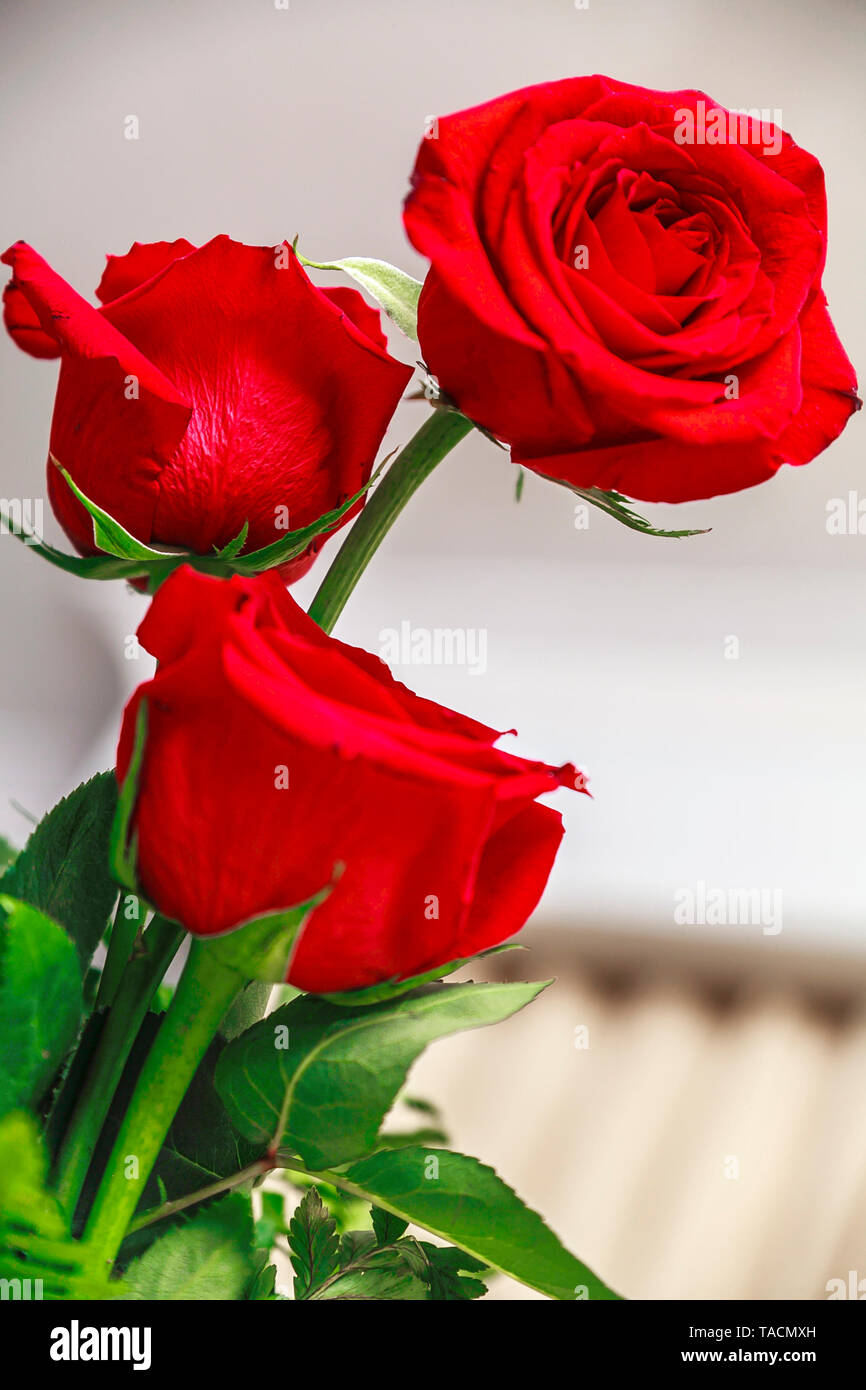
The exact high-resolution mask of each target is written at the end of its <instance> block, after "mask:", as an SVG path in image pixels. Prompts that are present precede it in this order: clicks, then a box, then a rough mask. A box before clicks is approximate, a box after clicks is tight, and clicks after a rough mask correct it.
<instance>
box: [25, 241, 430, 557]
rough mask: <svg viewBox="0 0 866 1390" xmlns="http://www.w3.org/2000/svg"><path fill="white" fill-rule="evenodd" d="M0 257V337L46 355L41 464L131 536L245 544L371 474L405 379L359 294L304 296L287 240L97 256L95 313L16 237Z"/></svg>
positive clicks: (73, 532)
mask: <svg viewBox="0 0 866 1390" xmlns="http://www.w3.org/2000/svg"><path fill="white" fill-rule="evenodd" d="M2 259H3V260H4V261H5V262H6V263H7V264H8V265H11V266H12V270H13V278H12V281H11V282H10V284H9V285H8V286H7V289H6V294H5V296H4V317H5V322H6V326H7V328H8V330H9V332H10V333H11V335H12V337H13V338H14V339H15V341H16V342H17V343H18V344H19V346H21V347H22V348H23V349H24V350H25V351H27V352H30V353H31V354H32V355H34V356H37V357H50V356H59V357H60V358H61V368H60V380H59V383H58V387H57V400H56V403H55V407H54V420H53V423H52V428H51V453H52V454H53V455H54V457H55V458H56V459H57V460H58V462H59V463H61V464H62V465H63V467H64V468H65V469H67V471H68V472H69V473H70V475H71V476H72V477H73V478H74V480H75V482H76V483H77V484H78V486H79V487H80V488H81V490H82V491H83V492H84V493H85V495H86V496H88V497H89V498H90V499H91V500H92V501H94V502H96V503H97V504H98V505H99V506H101V507H102V508H103V509H104V510H106V511H108V512H110V513H111V514H112V516H114V517H116V519H117V520H118V521H120V522H121V524H122V525H123V526H125V527H126V529H127V530H128V531H130V532H131V533H132V534H133V535H134V536H136V537H138V539H139V540H142V541H144V542H146V543H152V544H153V545H154V546H156V547H157V548H159V547H160V546H180V547H182V548H183V549H186V550H191V551H194V552H196V553H198V554H209V553H211V552H212V551H213V548H214V547H220V546H223V545H225V544H227V542H228V541H230V540H232V539H233V538H234V537H235V536H236V535H237V534H238V533H239V532H240V530H241V529H242V527H243V525H244V523H245V522H247V521H248V522H249V527H250V529H249V538H248V541H247V544H246V546H245V550H247V551H249V550H257V549H260V548H261V547H263V546H265V545H270V544H271V543H272V542H273V541H277V540H279V539H280V538H281V537H282V536H283V535H285V533H286V530H287V529H291V530H298V529H300V528H301V527H304V526H307V525H309V524H310V523H311V522H313V521H316V520H317V519H318V518H319V517H320V516H321V515H322V514H323V513H325V512H327V511H331V510H332V509H333V508H335V507H337V506H339V505H340V503H342V502H343V501H345V500H346V498H347V497H351V496H352V495H353V494H354V493H356V492H357V491H358V490H359V489H360V488H361V487H362V486H363V484H364V483H365V482H366V481H367V479H368V478H369V476H370V472H371V469H372V466H373V462H374V460H375V456H376V452H377V450H378V448H379V445H380V443H381V441H382V436H383V434H384V432H385V430H386V428H387V426H388V422H389V420H390V419H391V416H392V414H393V412H394V409H395V407H396V405H397V401H398V399H399V397H400V395H401V393H402V391H403V389H404V387H405V386H406V383H407V382H408V380H409V378H410V376H411V369H410V368H409V367H406V366H404V365H403V364H402V363H400V362H397V361H395V360H394V359H393V358H392V357H390V356H389V355H388V352H387V350H386V343H385V338H384V335H383V333H382V329H381V325H380V322H379V315H378V313H377V312H376V311H375V310H373V309H371V308H370V307H369V306H368V305H367V304H366V303H365V302H364V300H363V299H362V298H361V296H360V294H358V293H357V292H356V291H355V290H351V289H339V290H322V289H318V288H317V287H316V286H315V285H313V284H312V282H311V281H310V280H309V279H308V277H307V275H306V274H305V272H304V270H303V269H302V267H301V265H300V262H299V261H298V259H297V257H296V256H294V255H293V254H292V252H291V250H290V249H289V248H288V247H287V246H286V245H285V244H284V245H282V246H279V247H267V246H265V247H254V246H243V245H241V244H240V243H238V242H235V241H231V240H230V239H229V238H228V237H225V236H219V237H215V238H214V240H213V241H211V242H208V244H207V245H206V246H202V247H201V248H199V249H196V247H194V246H192V245H191V244H190V243H189V242H188V241H183V240H181V241H174V242H155V243H153V244H151V245H140V244H139V243H136V244H135V245H134V246H133V247H132V249H131V251H129V252H128V254H127V255H125V256H110V257H109V258H108V265H107V267H106V270H105V273H104V275H103V277H102V281H101V283H100V285H99V288H98V289H97V291H96V294H97V298H98V299H99V300H100V301H101V307H100V308H96V307H94V306H93V305H91V304H88V303H87V301H86V300H84V299H82V298H81V296H80V295H78V294H76V292H75V291H74V290H73V289H71V287H70V286H69V285H67V284H66V282H65V281H64V280H62V279H61V278H60V276H59V275H57V274H56V273H55V272H54V271H53V270H52V269H51V267H50V266H48V265H47V264H46V262H45V261H44V260H43V259H42V258H41V256H38V255H37V254H36V252H35V251H33V250H32V249H31V248H30V247H29V246H26V245H25V244H23V243H21V242H19V243H17V244H16V245H15V246H13V247H11V248H10V249H9V250H8V251H7V252H6V253H5V255H4V256H3V257H2ZM48 488H49V496H50V498H51V503H52V506H53V507H54V510H55V512H56V514H57V516H58V518H59V520H60V522H61V524H62V525H63V527H64V529H65V531H66V532H67V534H68V535H69V537H70V539H71V540H72V541H73V543H74V544H75V545H76V547H77V548H78V549H79V550H80V551H81V552H82V553H83V554H93V553H94V546H93V529H92V523H91V521H90V519H89V517H88V515H87V513H86V511H85V510H84V508H83V507H82V506H81V504H80V503H79V502H78V501H77V500H76V498H75V497H74V496H73V495H72V493H71V492H70V491H69V488H68V487H67V485H66V482H65V481H64V479H63V478H62V476H61V475H60V474H59V473H58V471H57V469H56V468H53V467H52V466H50V465H49V469H48ZM355 511H357V508H355V509H353V511H352V512H351V513H349V514H348V515H347V516H346V517H345V518H344V519H343V521H344V522H345V521H347V520H348V519H349V517H350V516H351V515H353V514H354V513H355ZM341 524H342V523H341ZM323 540H324V537H317V539H316V541H315V542H314V543H313V545H312V546H311V547H310V549H309V551H308V552H307V553H306V554H305V555H303V556H301V557H300V558H299V559H297V560H295V561H292V562H290V563H289V564H288V565H287V566H285V568H284V574H285V577H286V578H289V579H292V578H297V577H298V575H300V574H303V573H304V571H305V570H307V569H308V568H309V566H310V564H311V563H312V559H313V556H314V554H315V552H316V550H317V549H318V548H319V547H320V546H321V544H322V543H323Z"/></svg>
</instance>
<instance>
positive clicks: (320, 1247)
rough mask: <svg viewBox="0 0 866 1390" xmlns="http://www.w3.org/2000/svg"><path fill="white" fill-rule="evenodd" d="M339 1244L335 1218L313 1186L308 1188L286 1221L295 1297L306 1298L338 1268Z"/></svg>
mask: <svg viewBox="0 0 866 1390" xmlns="http://www.w3.org/2000/svg"><path fill="white" fill-rule="evenodd" d="M339 1247H340V1242H339V1239H338V1237H337V1228H336V1224H335V1222H334V1218H333V1217H332V1216H331V1215H330V1213H329V1211H328V1209H327V1207H326V1206H325V1205H324V1203H323V1201H322V1199H321V1197H320V1196H319V1194H318V1192H317V1190H316V1188H315V1187H311V1188H308V1190H307V1191H306V1192H305V1193H304V1196H303V1197H302V1198H301V1201H300V1203H299V1204H298V1207H297V1209H296V1211H295V1214H294V1216H293V1217H292V1219H291V1221H290V1222H289V1249H290V1251H291V1259H292V1268H293V1269H294V1271H295V1298H298V1299H302V1298H309V1297H310V1294H311V1293H312V1292H313V1291H314V1290H315V1289H316V1288H318V1286H319V1285H320V1284H322V1283H323V1282H324V1280H325V1279H328V1278H330V1276H331V1275H332V1274H333V1273H334V1272H335V1271H336V1270H337V1269H338V1268H339V1259H338V1252H339Z"/></svg>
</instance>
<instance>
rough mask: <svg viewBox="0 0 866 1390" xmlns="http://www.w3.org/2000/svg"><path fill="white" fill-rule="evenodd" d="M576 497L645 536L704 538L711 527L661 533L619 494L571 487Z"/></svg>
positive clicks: (674, 538) (678, 538)
mask: <svg viewBox="0 0 866 1390" xmlns="http://www.w3.org/2000/svg"><path fill="white" fill-rule="evenodd" d="M571 491H572V492H575V493H576V494H577V496H578V497H582V498H583V499H584V501H586V502H591V503H592V505H593V506H594V507H598V508H599V509H600V510H601V511H603V512H606V514H607V515H608V516H612V517H613V518H614V520H615V521H620V522H622V524H623V526H628V527H629V529H630V530H632V531H640V532H642V533H643V535H645V536H661V537H664V538H666V539H668V540H680V539H681V538H682V537H683V536H706V535H708V534H709V532H710V530H711V529H712V528H711V527H709V526H707V527H704V529H703V530H698V531H663V530H662V529H661V528H660V527H657V526H651V525H650V523H649V522H648V521H646V520H645V519H644V518H643V517H642V516H638V514H637V512H635V511H632V503H631V502H630V500H629V499H628V497H623V496H622V495H621V493H619V492H602V491H601V489H600V488H597V487H590V488H582V487H572V489H571Z"/></svg>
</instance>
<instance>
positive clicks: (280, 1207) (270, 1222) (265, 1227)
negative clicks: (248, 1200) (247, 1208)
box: [256, 1192, 288, 1250]
mask: <svg viewBox="0 0 866 1390" xmlns="http://www.w3.org/2000/svg"><path fill="white" fill-rule="evenodd" d="M261 1203H262V1214H261V1216H260V1217H259V1219H258V1221H257V1222H256V1245H257V1246H261V1247H263V1248H264V1249H265V1250H270V1249H271V1247H272V1245H273V1244H274V1241H275V1240H276V1238H277V1236H281V1235H285V1234H286V1233H287V1230H288V1228H287V1226H286V1198H285V1195H284V1193H282V1192H262V1193H261Z"/></svg>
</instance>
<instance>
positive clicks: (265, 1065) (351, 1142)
mask: <svg viewBox="0 0 866 1390" xmlns="http://www.w3.org/2000/svg"><path fill="white" fill-rule="evenodd" d="M547 983H549V981H546V982H542V983H532V984H484V985H474V984H463V985H428V986H427V987H425V988H424V989H421V990H417V991H415V993H413V994H409V995H403V996H401V997H400V998H399V999H394V1000H388V1001H386V1002H384V1003H382V1004H376V1005H373V1006H372V1007H369V1008H365V1009H364V1010H363V1011H362V1012H360V1013H358V1014H353V1013H350V1012H349V1011H348V1010H347V1009H345V1008H342V1007H338V1006H336V1005H333V1004H329V1003H327V1002H326V1001H325V1000H323V999H319V998H317V997H316V996H314V995H304V996H302V997H301V998H300V999H295V1000H293V1001H292V1003H291V1004H287V1005H285V1006H284V1007H283V1008H281V1009H277V1010H276V1011H275V1012H274V1013H272V1014H269V1016H268V1017H267V1018H266V1019H263V1020H262V1022H261V1023H258V1024H256V1025H255V1026H254V1027H253V1028H250V1029H249V1030H248V1031H247V1032H246V1033H244V1034H242V1036H241V1037H240V1038H237V1039H236V1040H235V1041H234V1042H232V1043H230V1044H229V1046H228V1047H227V1048H226V1050H225V1052H224V1053H223V1055H222V1057H221V1058H220V1060H219V1063H218V1065H217V1070H216V1086H217V1090H218V1091H219V1093H220V1095H221V1096H222V1098H223V1100H224V1102H225V1104H226V1108H227V1109H228V1112H229V1114H230V1116H231V1118H232V1120H233V1121H234V1123H235V1125H236V1126H237V1127H238V1129H240V1131H241V1133H242V1134H244V1135H246V1137H247V1138H248V1139H250V1140H253V1141H254V1142H256V1143H268V1142H271V1141H272V1140H273V1141H275V1142H277V1143H278V1144H279V1145H280V1146H281V1147H289V1148H291V1149H292V1150H293V1151H295V1152H297V1153H299V1154H300V1155H301V1156H302V1158H303V1159H304V1162H305V1163H307V1164H309V1165H310V1166H311V1167H314V1168H321V1167H323V1166H324V1165H327V1164H332V1163H345V1162H347V1161H348V1160H349V1159H352V1158H357V1157H358V1156H359V1155H360V1154H363V1153H368V1152H369V1150H370V1149H371V1148H372V1147H373V1146H374V1144H375V1143H376V1137H377V1134H378V1130H379V1126H380V1124H381V1123H382V1120H383V1119H384V1117H385V1114H386V1113H387V1111H388V1109H389V1108H390V1106H391V1105H392V1104H393V1102H394V1099H395V1097H396V1095H397V1093H398V1091H399V1089H400V1087H401V1086H402V1084H403V1081H404V1080H405V1076H406V1073H407V1071H408V1070H409V1067H410V1066H411V1065H412V1063H413V1062H414V1061H415V1058H416V1057H417V1056H418V1055H419V1054H420V1053H421V1052H422V1051H423V1050H424V1048H425V1047H426V1046H427V1044H428V1043H430V1042H433V1041H434V1040H435V1039H436V1038H441V1037H444V1036H446V1035H447V1034H449V1033H456V1032H459V1031H460V1030H462V1029H465V1028H479V1027H481V1026H483V1025H484V1024H488V1023H498V1022H499V1021H500V1020H502V1019H505V1018H508V1017H510V1015H511V1014H514V1013H516V1012H517V1011H518V1009H522V1008H523V1007H524V1005H526V1004H528V1003H529V1002H530V1000H532V999H534V998H535V996H536V995H537V994H539V993H540V991H541V990H542V989H544V988H546V984H547ZM283 1044H287V1046H284V1045H283Z"/></svg>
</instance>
